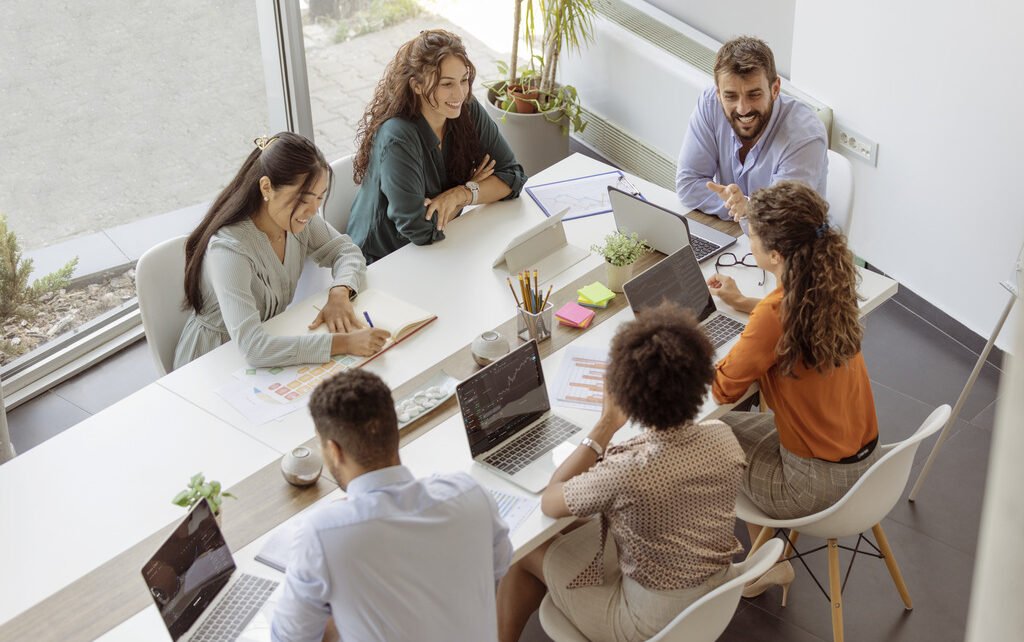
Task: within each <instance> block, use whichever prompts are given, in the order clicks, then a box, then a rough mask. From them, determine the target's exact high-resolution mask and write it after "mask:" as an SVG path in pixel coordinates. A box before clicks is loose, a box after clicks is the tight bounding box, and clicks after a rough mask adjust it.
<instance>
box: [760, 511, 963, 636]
mask: <svg viewBox="0 0 1024 642" xmlns="http://www.w3.org/2000/svg"><path fill="white" fill-rule="evenodd" d="M883 527H884V528H885V532H886V535H887V536H888V539H889V544H890V545H891V546H892V549H893V552H894V554H895V556H896V559H897V561H898V563H899V566H900V568H901V570H902V572H903V575H904V577H905V579H906V583H907V587H908V590H909V591H910V595H911V599H912V600H913V603H914V610H913V611H906V610H904V608H903V603H902V602H901V600H900V597H899V594H898V593H897V592H896V588H895V586H894V585H893V582H892V578H891V577H890V576H889V572H888V570H887V569H886V566H885V563H884V562H883V561H882V560H879V559H875V558H872V557H861V556H858V558H857V563H856V565H855V566H854V568H853V572H852V575H851V576H850V579H849V582H848V583H847V585H846V589H845V590H844V592H843V625H844V632H845V636H846V639H848V640H886V641H887V642H899V641H907V642H911V641H913V642H917V641H918V640H929V642H945V641H947V640H948V641H954V640H956V641H959V640H963V637H964V630H965V628H966V620H967V597H968V595H969V593H970V586H971V577H972V573H973V559H972V558H971V556H969V555H966V554H964V553H961V552H960V551H957V550H955V549H953V548H950V547H949V546H946V545H945V544H943V543H941V542H939V541H937V540H934V539H932V538H930V537H926V536H923V535H921V533H919V532H918V531H916V530H913V529H911V528H908V527H906V526H903V525H902V524H900V523H899V522H895V521H893V520H885V521H884V522H883ZM854 542H855V538H850V539H848V540H843V543H844V544H847V545H851V546H852V545H853V543H854ZM819 543H824V542H823V541H822V540H814V539H811V538H801V540H800V544H799V545H798V546H799V547H800V548H801V550H806V549H810V548H813V547H814V546H815V545H817V544H819ZM849 558H850V553H847V552H845V551H842V552H841V554H840V568H841V569H842V570H843V572H844V574H845V570H846V566H847V564H848V563H849ZM827 559H828V558H827V557H826V553H825V551H819V552H817V553H814V554H813V555H811V556H810V557H809V558H808V565H809V566H810V567H811V568H812V569H813V570H814V572H815V574H816V575H818V578H819V581H821V582H822V584H823V585H824V586H826V587H827V585H828V584H827V578H828V574H827V568H828V566H827V564H828V562H827ZM794 566H795V567H796V572H797V578H796V580H795V581H794V583H793V586H792V587H791V589H790V592H789V601H788V605H787V606H786V607H785V608H783V607H782V606H780V604H779V600H780V598H781V589H779V588H773V589H770V590H769V591H768V592H766V593H765V594H763V595H761V596H760V597H757V598H754V599H753V600H751V601H750V602H749V605H748V606H753V607H756V608H758V609H762V610H764V611H765V612H767V613H769V614H771V615H774V616H775V617H777V618H779V619H781V620H782V621H783V622H785V623H787V624H790V625H793V626H796V627H798V628H800V629H802V630H805V631H809V632H810V633H811V634H813V635H816V636H818V637H820V638H822V639H825V640H831V639H832V619H831V607H830V603H829V601H828V599H826V597H825V596H824V595H823V594H822V593H821V592H820V591H819V590H818V587H817V586H816V585H815V583H814V581H813V580H812V579H811V578H810V577H809V576H808V575H807V572H806V570H805V569H804V568H803V567H802V566H801V565H800V564H799V563H796V564H794ZM743 613H746V611H744V612H742V613H741V615H743ZM781 639H785V638H781Z"/></svg>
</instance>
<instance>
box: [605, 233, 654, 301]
mask: <svg viewBox="0 0 1024 642" xmlns="http://www.w3.org/2000/svg"><path fill="white" fill-rule="evenodd" d="M590 250H591V251H592V252H597V253H598V254H600V255H601V256H603V257H604V260H605V268H606V270H607V276H608V289H609V290H611V291H612V292H622V285H623V284H624V283H625V282H626V281H628V280H630V279H631V278H633V265H634V264H635V263H636V262H637V261H639V260H640V258H641V257H642V256H644V255H645V254H649V253H650V252H651V248H650V246H648V245H647V241H645V240H643V239H641V238H639V237H638V236H637V235H636V232H633V233H632V234H626V233H624V232H619V231H616V232H612V233H611V234H609V235H608V236H606V237H604V243H603V244H601V245H596V244H595V245H592V246H591V247H590Z"/></svg>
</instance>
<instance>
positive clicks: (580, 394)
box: [555, 345, 608, 412]
mask: <svg viewBox="0 0 1024 642" xmlns="http://www.w3.org/2000/svg"><path fill="white" fill-rule="evenodd" d="M607 367H608V349H607V348H588V347H582V346H572V345H570V346H569V347H568V348H566V353H565V356H564V357H563V358H562V364H561V366H560V367H559V368H558V378H557V379H556V380H555V381H556V387H555V390H556V393H555V403H556V404H557V405H559V406H562V407H564V408H579V409H581V410H594V411H597V412H600V411H601V404H602V403H603V402H604V373H605V369H606V368H607Z"/></svg>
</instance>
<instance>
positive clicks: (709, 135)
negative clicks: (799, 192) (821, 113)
mask: <svg viewBox="0 0 1024 642" xmlns="http://www.w3.org/2000/svg"><path fill="white" fill-rule="evenodd" d="M741 146H742V142H741V141H740V139H739V138H738V137H737V136H736V133H735V132H734V131H733V129H732V125H730V124H729V120H728V118H726V116H725V112H723V111H722V105H721V103H719V102H718V96H717V94H716V91H715V87H713V86H712V87H709V88H707V89H706V90H704V93H703V94H702V95H701V97H700V99H699V100H698V101H697V108H696V109H694V111H693V115H692V116H690V125H689V127H688V128H687V130H686V136H685V137H684V138H683V147H682V149H681V150H680V152H679V163H678V165H677V168H676V194H677V195H678V196H679V200H680V201H681V202H682V204H683V205H684V206H685V207H688V208H690V209H693V210H700V211H702V212H704V213H705V214H711V215H713V216H717V217H719V218H721V219H724V220H728V219H729V211H728V210H727V209H726V207H725V203H724V202H723V201H722V199H721V198H719V196H718V194H716V193H714V192H712V191H711V190H709V189H708V188H707V187H706V185H705V183H707V182H708V181H714V182H716V183H719V184H721V185H729V184H731V183H735V184H737V185H739V187H740V189H741V190H742V191H743V193H744V194H745V195H747V196H750V194H751V193H752V192H755V191H757V190H759V189H761V188H762V187H768V186H769V185H772V184H774V183H776V182H777V181H781V180H798V181H803V182H804V183H807V184H808V185H810V186H811V187H813V188H814V189H815V191H817V192H818V194H821V196H822V198H825V181H826V179H827V177H828V155H827V152H828V138H827V137H826V136H825V126H824V125H823V124H822V123H821V121H820V120H818V117H817V116H815V114H814V112H813V111H811V108H810V107H808V106H807V105H805V104H803V103H801V102H800V101H798V100H796V99H795V98H791V97H790V96H786V95H783V94H779V97H778V98H776V99H775V103H774V105H773V109H772V115H771V118H769V119H768V126H767V127H765V128H764V131H763V132H761V137H760V138H759V139H758V141H757V143H756V144H755V145H754V146H753V147H752V148H751V149H750V151H749V152H747V157H746V159H744V162H743V163H740V161H739V150H740V147H741Z"/></svg>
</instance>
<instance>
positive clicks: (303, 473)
mask: <svg viewBox="0 0 1024 642" xmlns="http://www.w3.org/2000/svg"><path fill="white" fill-rule="evenodd" d="M323 468H324V462H323V459H322V458H321V457H320V451H319V450H314V449H312V448H306V447H305V446H299V447H297V448H293V449H292V450H291V452H289V453H287V454H285V456H284V457H282V458H281V474H282V475H284V478H285V481H287V482H288V483H289V484H292V485H294V486H312V485H313V484H315V483H316V480H318V479H320V472H321V471H322V470H323Z"/></svg>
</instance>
